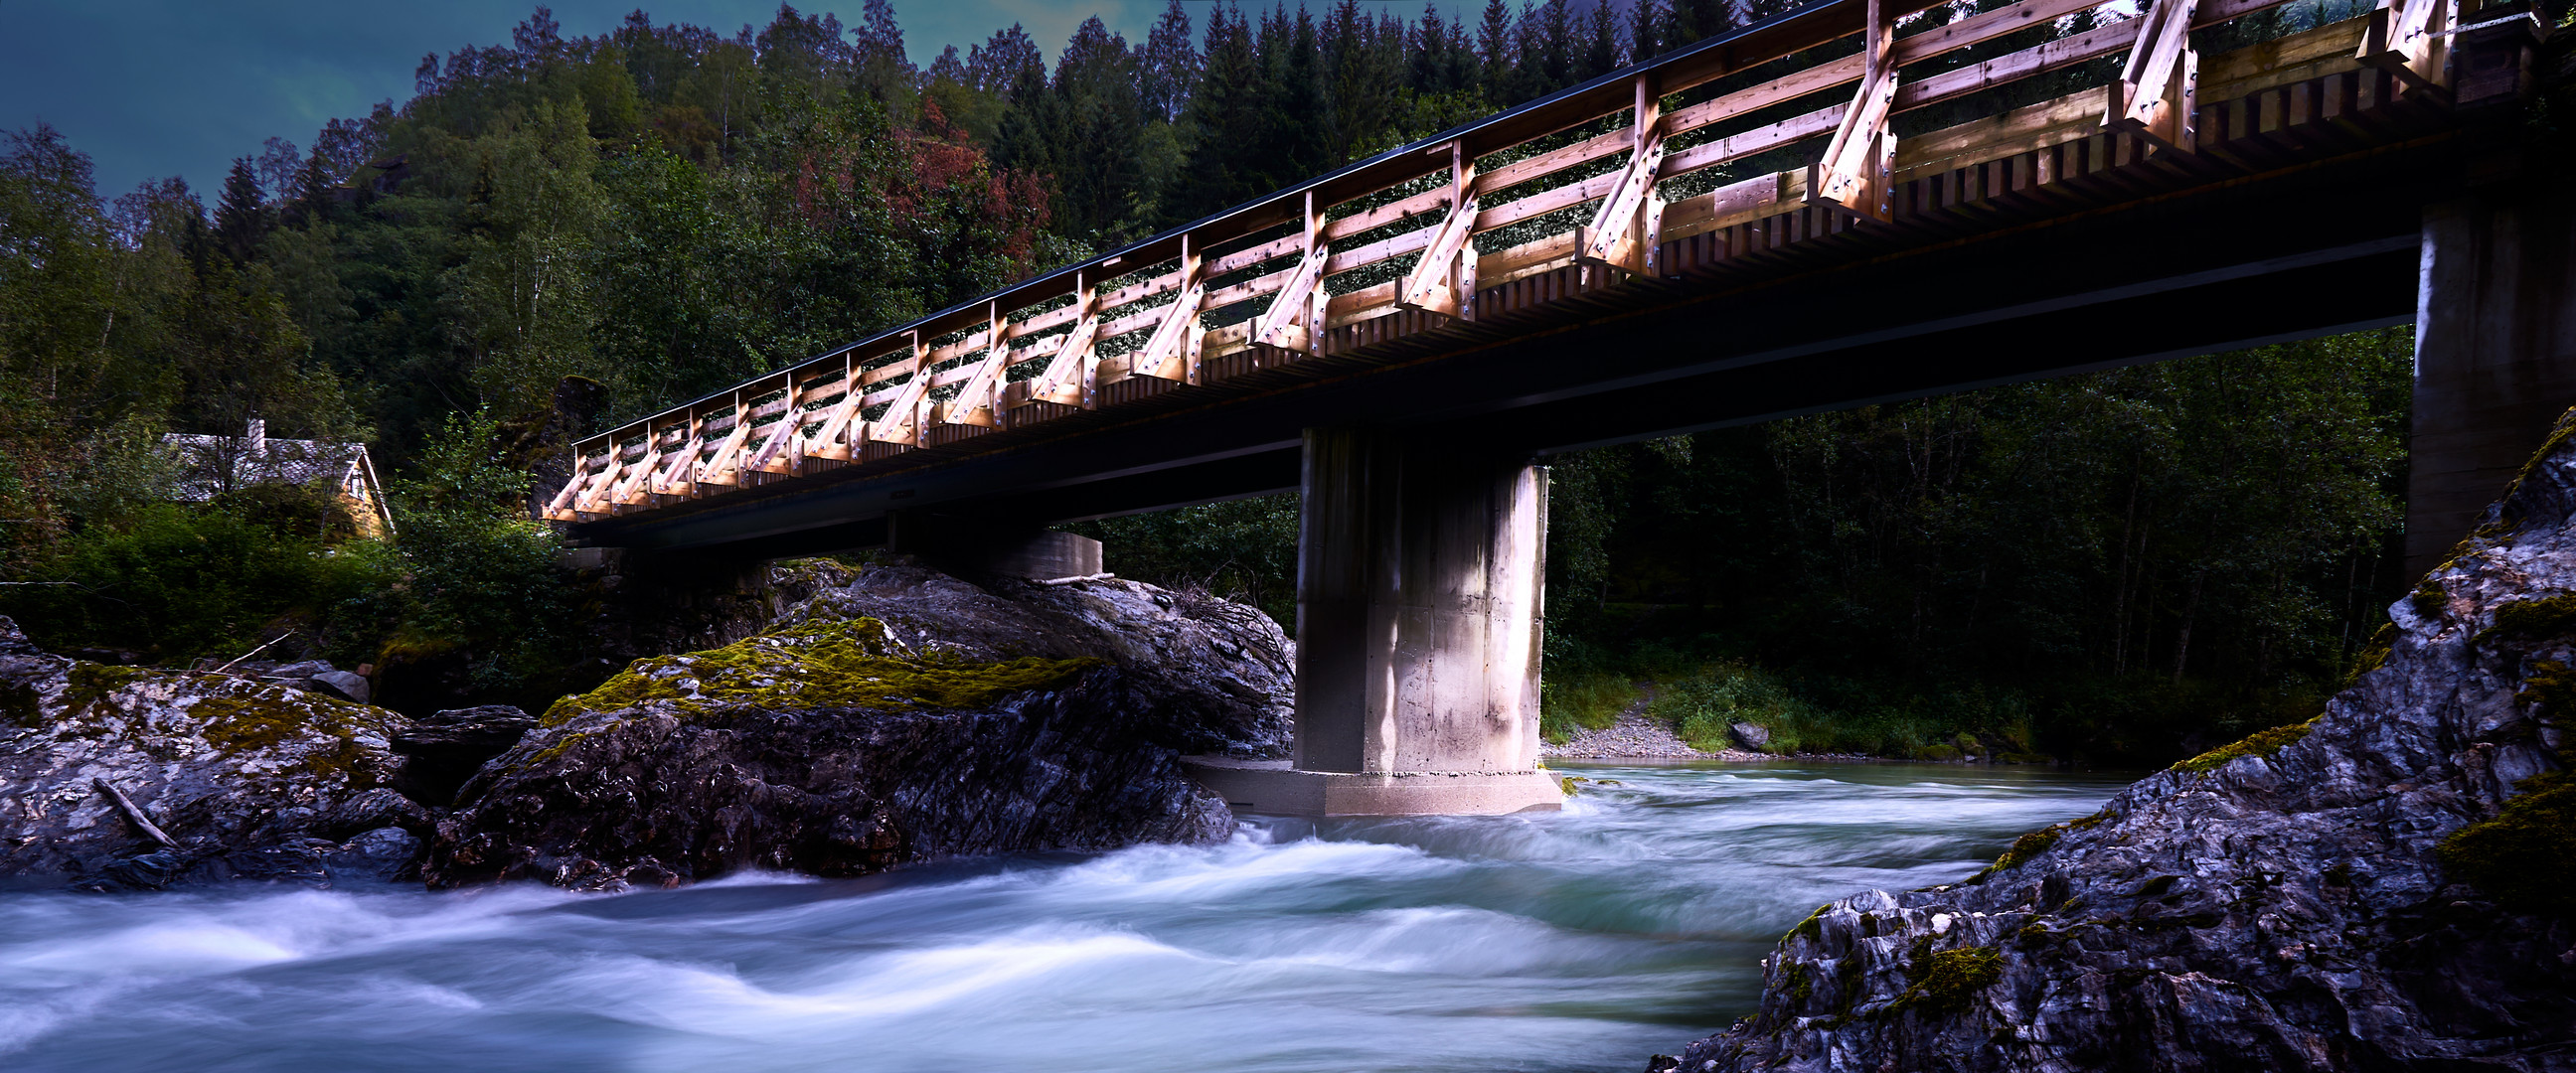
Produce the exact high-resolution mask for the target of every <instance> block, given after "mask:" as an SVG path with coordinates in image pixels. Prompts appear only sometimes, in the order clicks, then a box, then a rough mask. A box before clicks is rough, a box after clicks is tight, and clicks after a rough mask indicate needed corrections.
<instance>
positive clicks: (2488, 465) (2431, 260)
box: [2406, 191, 2576, 577]
mask: <svg viewBox="0 0 2576 1073" xmlns="http://www.w3.org/2000/svg"><path fill="white" fill-rule="evenodd" d="M2570 405H2576V212H2571V211H2570V209H2569V207H2568V206H2567V204H2566V203H2565V200H2564V198H2563V197H2552V196H2549V195H2548V194H2547V193H2546V192H2542V191H2528V192H2519V193H2517V194H2504V193H2501V192H2498V193H2491V194H2487V195H2484V196H2473V197H2468V198H2462V199H2459V200H2455V201H2450V202H2445V203H2441V204H2436V205H2432V206H2430V207H2428V208H2427V209H2426V210H2425V213H2424V245H2423V260H2422V275H2421V277H2420V280H2419V283H2418V289H2417V309H2416V319H2415V398H2414V417H2413V431H2412V435H2411V436H2410V437H2409V441H2408V444H2407V456H2408V471H2407V488H2406V571H2407V574H2408V575H2409V576H2410V577H2412V576H2420V575H2422V574H2424V573H2425V572H2427V571H2429V570H2431V569H2432V568H2433V567H2434V566H2435V565H2437V564H2439V563H2440V562H2441V561H2442V560H2443V559H2444V558H2445V557H2446V556H2448V555H2449V554H2450V550H2451V548H2452V546H2453V545H2455V544H2457V543H2458V542H2459V540H2460V538H2462V537H2465V536H2467V535H2468V534H2469V530H2470V529H2472V528H2474V527H2475V526H2476V525H2477V522H2478V516H2479V514H2480V513H2481V512H2483V511H2484V510H2485V509H2486V506H2487V504H2488V503H2490V502H2493V501H2494V500H2495V498H2496V496H2497V494H2498V493H2500V492H2502V491H2503V490H2504V487H2505V485H2506V484H2507V483H2508V482H2510V481H2512V480H2513V477H2514V474H2516V473H2517V472H2519V471H2520V470H2521V469H2522V465H2523V463H2524V462H2525V461H2526V460H2528V459H2529V458H2530V457H2531V451H2532V448H2533V446H2534V445H2537V444H2539V443H2540V442H2541V441H2543V440H2544V439H2547V438H2548V436H2549V431H2550V428H2551V426H2552V425H2554V424H2556V422H2557V420H2558V416H2559V415H2560V414H2562V413H2565V412H2566V410H2567V408H2568V407H2569V406H2570Z"/></svg>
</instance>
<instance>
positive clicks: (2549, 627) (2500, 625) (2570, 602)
mask: <svg viewBox="0 0 2576 1073" xmlns="http://www.w3.org/2000/svg"><path fill="white" fill-rule="evenodd" d="M2571 632H2576V594H2564V593H2562V594H2560V595H2557V596H2545V597H2542V598H2540V599H2536V600H2515V601H2513V602H2512V603H2509V604H2505V605H2503V606H2501V607H2498V608H2496V610H2495V624H2494V625H2492V626H2489V627H2487V628H2486V629H2483V630H2480V631H2478V635H2477V637H2475V638H2474V639H2472V641H2471V643H2473V644H2478V643H2484V642H2486V641H2487V640H2488V639H2490V638H2493V639H2496V640H2512V641H2546V640H2549V639H2551V638H2556V637H2563V636H2566V635H2568V634H2569V633H2571Z"/></svg>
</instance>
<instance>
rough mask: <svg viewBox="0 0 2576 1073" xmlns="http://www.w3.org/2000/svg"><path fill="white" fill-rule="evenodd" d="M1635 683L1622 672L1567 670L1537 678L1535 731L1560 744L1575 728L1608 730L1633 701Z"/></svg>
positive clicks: (1635, 691) (1637, 693)
mask: <svg viewBox="0 0 2576 1073" xmlns="http://www.w3.org/2000/svg"><path fill="white" fill-rule="evenodd" d="M1639 695H1640V694H1639V692H1638V688H1637V683H1636V682H1634V681H1631V680H1630V679H1629V678H1628V676H1626V675H1622V674H1610V673H1607V672H1603V671H1571V672H1568V673H1565V674H1562V675H1545V676H1542V677H1541V679H1540V682H1539V719H1538V728H1539V733H1540V734H1542V735H1544V736H1546V738H1547V740H1549V741H1551V742H1557V743H1560V744H1562V743H1563V742H1564V741H1565V740H1566V739H1567V738H1569V737H1572V736H1573V734H1574V732H1575V731H1577V730H1608V729H1610V727H1611V725H1612V724H1614V723H1617V722H1618V721H1619V713H1621V712H1624V711H1627V710H1628V708H1629V707H1630V706H1631V705H1634V704H1635V703H1637V698H1638V696H1639Z"/></svg>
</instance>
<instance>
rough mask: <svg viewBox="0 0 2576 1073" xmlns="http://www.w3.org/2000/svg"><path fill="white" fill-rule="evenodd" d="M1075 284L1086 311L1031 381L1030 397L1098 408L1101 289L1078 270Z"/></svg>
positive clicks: (1075, 299) (1067, 404)
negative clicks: (1089, 283) (1095, 355)
mask: <svg viewBox="0 0 2576 1073" xmlns="http://www.w3.org/2000/svg"><path fill="white" fill-rule="evenodd" d="M1073 288H1074V301H1075V302H1076V303H1078V304H1079V305H1080V306H1081V307H1082V312H1081V314H1080V316H1079V319H1076V320H1075V321H1074V322H1073V331H1072V332H1070V333H1068V334H1067V335H1066V336H1065V337H1064V345H1063V346H1061V347H1059V348H1057V350H1056V352H1055V357H1054V358H1053V359H1051V360H1049V361H1048V362H1047V367H1046V371H1045V372H1042V373H1039V374H1038V378H1037V380H1036V382H1034V383H1032V384H1030V385H1029V394H1028V401H1029V402H1054V403H1062V404H1064V405H1066V406H1079V407H1082V408H1083V409H1085V410H1094V409H1098V408H1099V406H1100V402H1099V400H1100V392H1099V378H1100V363H1099V362H1098V361H1095V360H1093V358H1092V354H1091V348H1092V344H1094V343H1097V342H1099V341H1100V291H1099V289H1098V288H1096V287H1089V286H1085V285H1084V284H1083V279H1082V275H1081V274H1080V273H1075V274H1074V277H1073Z"/></svg>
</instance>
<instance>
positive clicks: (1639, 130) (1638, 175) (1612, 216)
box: [1575, 75, 1664, 274]
mask: <svg viewBox="0 0 2576 1073" xmlns="http://www.w3.org/2000/svg"><path fill="white" fill-rule="evenodd" d="M1636 88H1637V105H1636V112H1635V116H1636V124H1635V125H1634V127H1633V129H1634V130H1635V131H1636V145H1635V147H1634V148H1632V149H1630V150H1629V152H1628V165H1627V167H1626V168H1625V169H1624V170H1622V171H1621V172H1620V175H1619V185H1617V186H1614V187H1611V188H1610V194H1609V196H1607V197H1604V198H1602V199H1601V208H1600V210H1599V211H1597V212H1595V213H1593V215H1592V223H1591V224H1590V225H1589V226H1586V227H1585V228H1583V230H1582V231H1580V232H1578V233H1577V234H1576V236H1575V256H1576V258H1577V259H1580V260H1584V261H1589V262H1592V263H1595V264H1602V265H1608V266H1610V267H1613V268H1621V269H1626V270H1627V271H1630V272H1637V273H1641V274H1642V273H1644V272H1646V271H1647V267H1646V260H1647V251H1648V249H1649V248H1650V247H1652V246H1653V245H1654V244H1655V243H1654V242H1653V240H1652V239H1649V238H1647V237H1645V236H1644V235H1643V234H1642V228H1643V224H1644V216H1645V212H1644V210H1645V207H1646V202H1648V201H1650V200H1652V199H1653V197H1654V191H1655V179H1656V178H1657V177H1658V176H1659V175H1660V173H1661V172H1662V170H1663V166H1664V128H1663V117H1662V107H1661V103H1660V101H1659V100H1658V98H1657V97H1656V95H1655V92H1654V91H1653V90H1652V89H1650V88H1648V86H1647V82H1646V79H1645V76H1643V75H1640V76H1638V78H1637V87H1636Z"/></svg>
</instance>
